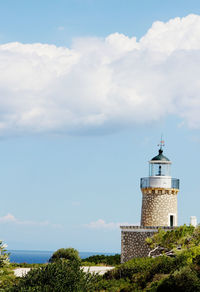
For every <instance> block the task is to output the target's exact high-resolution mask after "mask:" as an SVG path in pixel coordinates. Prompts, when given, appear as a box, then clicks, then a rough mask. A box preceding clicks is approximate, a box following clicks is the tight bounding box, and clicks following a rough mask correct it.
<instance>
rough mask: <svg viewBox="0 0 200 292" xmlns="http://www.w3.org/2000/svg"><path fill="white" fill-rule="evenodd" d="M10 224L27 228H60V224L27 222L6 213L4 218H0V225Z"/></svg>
mask: <svg viewBox="0 0 200 292" xmlns="http://www.w3.org/2000/svg"><path fill="white" fill-rule="evenodd" d="M4 223H12V224H17V225H27V226H50V227H54V228H61V227H62V226H61V225H60V224H51V223H50V222H49V221H29V220H20V219H18V218H16V217H15V216H14V215H12V214H10V213H8V214H7V215H5V216H2V217H0V224H4Z"/></svg>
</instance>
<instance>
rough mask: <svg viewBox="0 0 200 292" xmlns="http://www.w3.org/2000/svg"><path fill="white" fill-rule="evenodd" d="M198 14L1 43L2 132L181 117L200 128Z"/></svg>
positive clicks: (60, 129) (102, 126)
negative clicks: (136, 26)
mask: <svg viewBox="0 0 200 292" xmlns="http://www.w3.org/2000/svg"><path fill="white" fill-rule="evenodd" d="M199 62H200V16H198V15H188V16H187V17H183V18H174V19H171V20H170V21H168V22H166V23H164V22H158V21H157V22H155V23H153V25H152V27H151V28H150V29H149V31H148V32H147V33H146V34H145V35H144V36H143V37H142V38H141V39H140V40H139V41H137V40H136V38H135V37H131V38H130V37H127V36H125V35H123V34H119V33H115V34H111V35H109V36H107V37H106V38H105V39H102V38H81V39H77V40H74V43H73V45H72V48H64V47H56V46H54V45H48V44H46V45H45V44H39V43H38V44H21V43H7V44H3V45H0V134H1V135H3V134H5V133H6V134H7V133H9V134H12V133H15V134H16V133H19V134H21V133H26V132H27V133H30V132H33V133H41V132H67V133H71V132H77V131H78V132H81V131H88V130H95V131H96V130H97V129H101V130H102V131H106V129H110V130H111V131H112V130H113V129H116V128H118V127H126V126H127V125H134V124H143V123H149V122H154V121H157V120H159V119H160V118H161V117H166V116H168V115H176V116H178V117H181V119H182V121H183V122H184V123H185V124H187V125H189V126H190V127H195V128H200V115H199V112H200V79H199V76H200V66H199Z"/></svg>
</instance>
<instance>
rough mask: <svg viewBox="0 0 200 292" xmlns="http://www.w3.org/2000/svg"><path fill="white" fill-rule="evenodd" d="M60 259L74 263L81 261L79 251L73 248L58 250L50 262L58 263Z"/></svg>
mask: <svg viewBox="0 0 200 292" xmlns="http://www.w3.org/2000/svg"><path fill="white" fill-rule="evenodd" d="M60 259H64V260H69V261H73V260H79V261H80V257H79V253H78V251H77V250H76V249H74V248H72V247H70V248H60V249H58V250H57V251H55V252H54V253H53V255H52V256H51V257H50V259H49V262H50V263H53V262H56V261H58V260H60Z"/></svg>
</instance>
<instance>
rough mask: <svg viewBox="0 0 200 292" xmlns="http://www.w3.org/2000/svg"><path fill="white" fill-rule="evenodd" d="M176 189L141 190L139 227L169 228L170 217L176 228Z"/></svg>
mask: <svg viewBox="0 0 200 292" xmlns="http://www.w3.org/2000/svg"><path fill="white" fill-rule="evenodd" d="M177 193H178V190H176V189H155V188H154V189H151V188H146V189H142V194H143V196H142V212H141V226H169V225H170V219H169V218H170V215H173V216H174V224H173V225H174V226H177Z"/></svg>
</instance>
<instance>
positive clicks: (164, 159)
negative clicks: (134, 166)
mask: <svg viewBox="0 0 200 292" xmlns="http://www.w3.org/2000/svg"><path fill="white" fill-rule="evenodd" d="M151 161H170V160H169V159H168V158H167V157H166V156H164V155H163V150H162V149H161V148H160V149H159V151H158V155H156V156H155V157H153V158H152V159H151Z"/></svg>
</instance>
